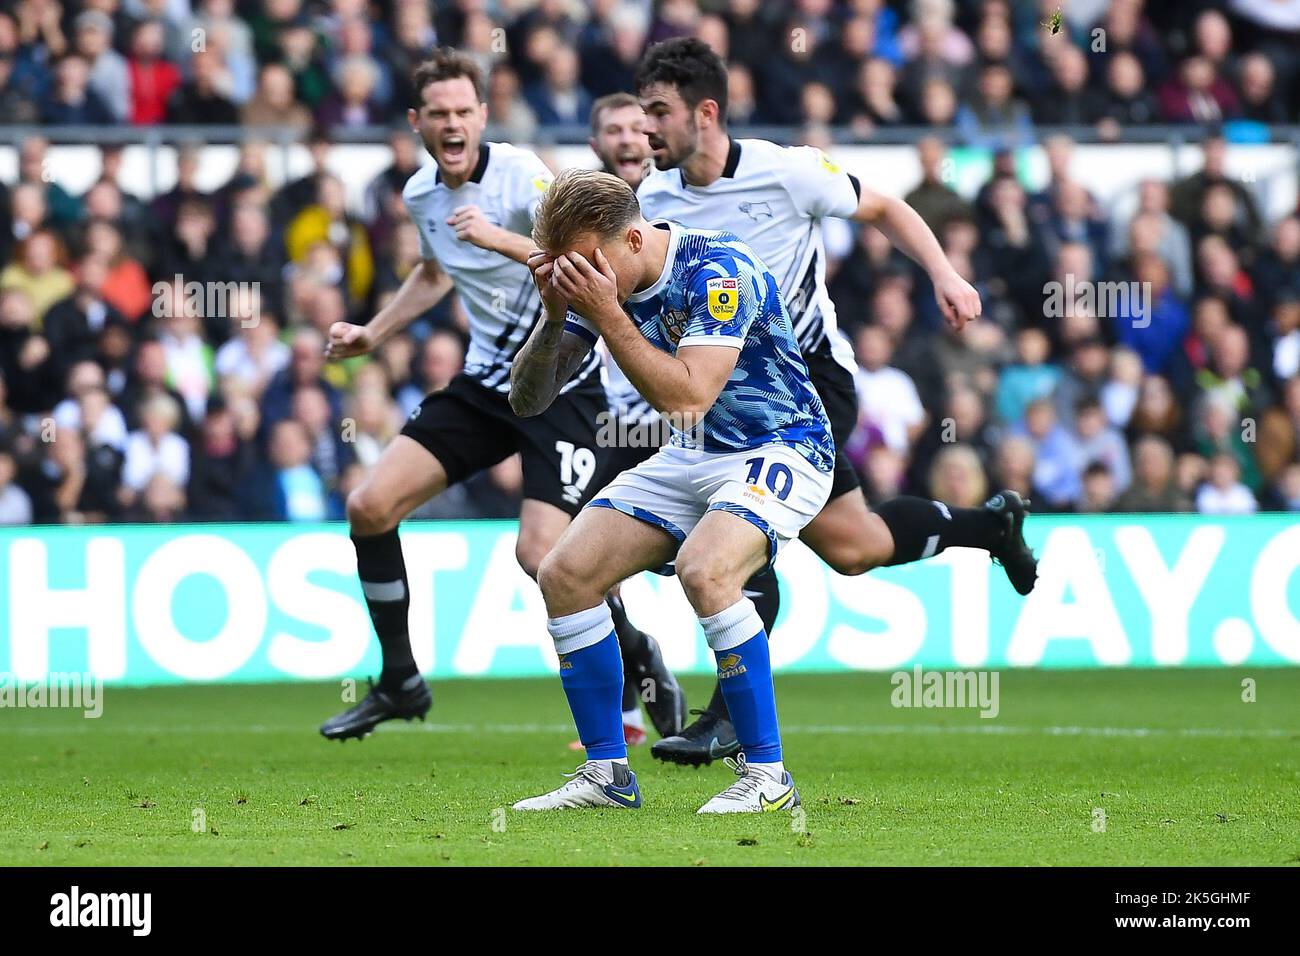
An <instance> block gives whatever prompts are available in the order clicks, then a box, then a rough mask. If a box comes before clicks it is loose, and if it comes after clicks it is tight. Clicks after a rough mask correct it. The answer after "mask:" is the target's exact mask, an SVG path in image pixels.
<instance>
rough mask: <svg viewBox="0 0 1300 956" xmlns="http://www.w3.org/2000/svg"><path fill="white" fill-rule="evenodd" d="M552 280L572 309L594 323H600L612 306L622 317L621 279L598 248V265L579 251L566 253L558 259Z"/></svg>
mask: <svg viewBox="0 0 1300 956" xmlns="http://www.w3.org/2000/svg"><path fill="white" fill-rule="evenodd" d="M553 281H554V282H555V285H556V286H557V287H558V288H559V290H560V291H561V292H563V293H564V297H565V298H566V299H568V300H569V306H570V308H572V309H573V311H575V312H577V313H578V314H579V315H581V316H584V317H585V318H588V319H590V320H591V321H593V322H597V323H599V321H600V319H601V317H602V316H603V315H608V314H609V310H610V309H611V307H612V309H613V311H614V312H617V313H618V314H620V315H621V314H622V310H621V309H620V308H619V305H618V278H617V277H616V276H615V275H614V269H613V268H612V267H611V266H610V264H609V260H608V259H606V258H605V254H604V253H602V252H601V251H600V250H599V249H597V250H596V264H595V265H592V263H590V262H588V261H587V259H586V258H585V257H584V256H583V255H582V254H581V253H577V252H566V253H565V254H564V255H562V256H560V257H559V258H557V259H556V260H555V278H554V280H553Z"/></svg>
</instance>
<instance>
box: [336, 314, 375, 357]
mask: <svg viewBox="0 0 1300 956" xmlns="http://www.w3.org/2000/svg"><path fill="white" fill-rule="evenodd" d="M374 347H375V342H374V341H373V340H372V339H371V337H370V332H369V330H367V329H366V327H365V326H364V325H353V324H352V323H351V322H335V323H334V324H333V325H331V326H330V334H329V341H327V342H326V343H325V357H326V358H327V359H331V360H338V359H345V358H352V356H354V355H365V354H366V353H367V352H369V351H370V350H371V349H373V348H374Z"/></svg>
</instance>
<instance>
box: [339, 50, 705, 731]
mask: <svg viewBox="0 0 1300 956" xmlns="http://www.w3.org/2000/svg"><path fill="white" fill-rule="evenodd" d="M413 86H414V89H415V94H416V97H417V108H414V109H410V110H408V112H407V119H408V121H409V122H410V125H411V128H412V129H413V130H414V131H415V132H416V133H418V134H419V136H420V138H421V140H422V141H423V143H424V146H425V149H426V150H428V152H429V154H430V155H431V156H432V157H433V159H434V163H433V164H431V165H426V166H424V167H423V168H421V169H420V170H419V171H417V172H416V173H414V174H413V175H412V176H411V178H410V180H409V181H408V182H407V184H406V187H405V188H404V189H403V191H402V199H403V201H404V202H405V204H406V207H407V211H408V212H409V213H410V215H411V218H412V219H413V220H414V222H415V225H416V226H417V227H418V229H419V230H420V246H421V252H422V258H423V261H422V263H421V264H420V265H418V266H417V267H416V268H414V269H413V270H412V271H411V273H410V275H408V276H407V277H406V280H405V282H403V284H402V287H401V288H400V289H399V290H398V291H397V294H396V295H395V296H394V297H393V299H392V300H391V301H390V302H389V304H388V305H386V306H385V307H384V308H383V309H382V310H380V311H379V313H378V314H376V315H375V317H374V318H373V319H371V321H370V322H369V324H367V325H353V324H351V323H347V322H336V323H335V324H334V325H333V326H331V327H330V330H329V344H328V347H327V352H328V355H329V356H330V357H331V358H335V359H339V358H347V357H349V356H353V355H362V354H365V353H367V352H370V351H372V350H373V349H375V348H377V347H378V346H380V345H381V344H382V343H383V342H384V341H385V340H386V339H388V338H389V337H390V336H392V335H393V334H395V333H396V332H398V331H400V330H401V329H403V328H405V327H406V326H407V325H408V324H409V323H410V322H411V321H412V320H414V319H415V318H417V317H418V316H420V315H422V314H424V313H425V312H427V311H428V310H429V309H431V308H433V307H434V306H435V305H436V304H437V303H438V302H440V301H441V300H442V299H443V297H444V296H446V295H447V294H448V293H449V292H451V291H452V289H453V288H454V289H455V290H456V292H457V294H458V295H459V297H460V302H461V305H462V306H463V307H464V310H465V312H466V313H467V314H468V317H469V324H470V345H469V350H468V352H467V354H466V359H465V368H464V371H463V372H462V373H461V374H460V375H458V376H456V377H455V378H454V379H453V380H452V382H451V384H450V385H448V386H447V388H445V389H442V390H441V391H438V392H434V393H433V394H431V395H429V396H428V397H426V398H425V399H424V401H423V402H421V404H420V405H419V406H418V407H417V408H416V409H415V411H414V412H412V414H411V416H410V418H409V419H408V421H407V423H406V425H405V427H403V429H402V433H401V434H400V435H398V436H397V437H396V438H395V439H393V441H392V443H390V444H389V446H388V447H387V448H386V449H385V450H384V452H383V454H382V456H381V457H380V459H379V461H378V462H377V463H376V465H375V467H374V469H373V470H372V471H371V473H370V474H369V475H368V476H367V477H366V479H365V481H364V482H363V483H362V484H361V485H360V486H359V487H358V488H357V489H356V490H354V491H353V492H352V493H351V494H350V495H349V496H348V501H347V515H348V524H349V526H350V530H351V535H352V541H353V544H354V545H355V547H356V551H357V573H358V576H359V577H360V578H361V588H362V592H363V593H364V595H365V598H366V605H367V607H368V608H369V611H370V618H371V621H372V623H373V624H374V626H375V632H376V634H377V635H378V637H379V643H380V647H381V649H382V656H383V670H382V672H381V675H380V679H379V682H378V684H376V685H375V686H374V687H373V688H372V689H371V691H370V693H369V694H368V695H367V696H366V698H365V699H364V700H362V701H361V702H360V703H358V704H357V705H356V706H354V707H352V708H349V709H348V710H346V711H344V712H343V713H341V714H339V715H337V716H335V717H333V718H331V719H330V720H327V721H326V722H325V723H324V724H323V725H322V726H321V733H322V734H323V735H324V736H325V737H327V738H330V739H335V740H345V739H347V738H349V737H364V736H365V735H366V734H368V733H370V731H372V730H373V729H374V727H375V725H377V724H379V723H380V722H382V721H385V720H390V719H393V718H406V719H411V718H413V717H423V716H424V714H425V713H427V712H428V709H429V706H430V704H431V701H432V695H431V693H430V691H429V687H428V684H427V683H425V681H424V679H423V678H422V677H421V675H420V673H419V669H418V667H417V666H416V663H415V657H414V654H413V652H412V650H411V642H410V637H409V635H408V624H407V617H408V612H409V608H410V594H409V589H408V587H407V577H406V565H405V561H404V559H403V556H402V546H401V541H400V539H399V537H398V534H397V526H398V523H399V522H400V521H401V520H402V519H403V518H404V517H406V515H407V514H409V513H410V512H411V510H412V509H414V508H415V507H417V506H418V505H420V504H422V503H423V502H425V501H427V500H428V499H429V498H432V497H433V496H434V495H437V494H439V493H441V492H442V491H443V490H444V489H446V488H447V487H449V486H451V485H453V484H456V483H457V482H460V481H463V480H464V479H466V478H468V477H469V476H470V475H473V474H475V473H476V472H479V471H482V470H484V469H486V468H490V467H491V466H493V465H495V464H497V463H499V462H501V461H503V460H504V459H505V458H507V457H509V456H510V455H513V454H515V453H519V455H520V457H521V459H522V464H523V475H524V481H523V497H524V501H523V506H522V508H521V509H520V515H519V537H518V543H517V544H516V546H515V554H516V557H517V558H518V560H519V563H520V565H521V566H522V567H523V569H524V570H525V571H527V572H528V574H530V575H532V576H534V577H535V576H536V574H537V567H538V565H539V564H540V563H541V560H542V558H543V557H544V556H545V555H546V553H547V552H548V551H550V549H551V547H552V546H553V545H554V544H555V541H556V540H557V539H558V538H559V536H560V534H561V532H563V531H564V529H565V528H566V527H568V525H569V522H570V521H571V520H572V518H573V516H574V515H576V514H577V513H578V511H579V510H580V509H581V508H582V506H583V505H584V504H586V502H587V500H588V498H590V496H591V494H592V493H593V492H594V491H595V490H596V489H597V488H598V487H600V482H599V481H596V480H595V479H597V478H598V477H599V476H600V475H601V473H602V471H603V465H604V463H603V459H604V449H603V448H601V447H600V443H599V442H598V440H597V432H598V429H599V427H600V416H601V413H603V412H605V411H606V410H607V404H606V399H605V392H604V389H603V387H602V386H601V382H600V374H599V370H600V359H599V357H598V356H595V355H590V356H588V357H587V359H586V360H585V361H584V362H583V363H582V365H581V367H580V368H579V369H578V370H577V372H576V373H575V374H574V376H573V378H572V379H571V380H570V381H569V382H568V383H567V384H566V386H565V388H564V389H563V391H562V393H561V394H560V395H559V396H558V397H557V399H556V402H555V404H554V405H552V406H551V407H550V408H549V409H548V410H547V411H546V413H545V414H543V415H539V416H537V417H535V418H528V419H522V418H519V417H518V416H516V415H515V414H514V412H513V411H512V410H511V408H510V401H509V390H510V366H511V363H512V361H513V359H514V356H515V353H517V352H518V351H519V349H520V348H521V347H522V346H523V344H524V342H525V340H526V339H527V338H528V335H529V333H530V332H531V331H532V328H533V326H534V325H535V324H536V322H537V321H538V319H539V318H540V316H541V314H542V312H541V300H540V299H539V297H538V294H537V287H536V285H535V283H534V282H533V277H532V274H531V273H530V271H529V269H528V267H527V266H526V265H525V264H524V263H525V262H526V261H527V258H528V254H529V253H530V252H531V251H532V249H533V242H532V239H531V238H530V234H531V232H532V217H533V215H534V213H535V212H536V210H537V205H538V203H539V202H540V201H541V198H542V195H543V193H544V192H545V190H546V188H547V186H548V185H549V184H550V182H551V175H550V172H549V171H548V170H547V168H546V166H545V165H544V164H543V163H542V161H541V160H540V159H538V157H537V156H536V155H534V154H533V153H531V152H528V151H527V150H523V149H518V148H516V147H514V146H511V145H509V144H507V143H485V142H482V134H483V130H484V127H485V125H486V123H487V106H486V105H485V104H484V103H483V100H482V91H483V83H482V78H481V76H480V73H479V70H478V67H477V65H476V63H475V61H474V60H473V59H472V58H471V57H469V56H467V55H464V54H458V53H456V52H454V51H449V50H440V51H438V52H437V53H435V54H434V55H433V57H432V58H431V59H430V60H428V61H426V62H425V63H422V64H421V65H420V66H419V67H417V68H416V70H415V74H414V78H413ZM624 620H625V618H624ZM629 626H630V625H629ZM661 671H662V673H656V674H655V675H654V677H655V679H656V690H657V694H656V701H655V704H656V706H657V707H658V708H662V710H663V712H664V714H663V724H664V727H665V728H666V729H669V730H672V731H676V730H679V729H680V728H681V725H682V722H683V721H684V717H685V700H684V698H682V697H681V695H680V688H679V687H678V685H677V683H676V681H675V680H674V679H673V677H672V674H671V672H668V671H667V669H666V668H663V667H661ZM651 716H652V719H654V717H655V710H654V709H652V710H651ZM657 723H658V721H657Z"/></svg>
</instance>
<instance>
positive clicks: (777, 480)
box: [745, 456, 794, 501]
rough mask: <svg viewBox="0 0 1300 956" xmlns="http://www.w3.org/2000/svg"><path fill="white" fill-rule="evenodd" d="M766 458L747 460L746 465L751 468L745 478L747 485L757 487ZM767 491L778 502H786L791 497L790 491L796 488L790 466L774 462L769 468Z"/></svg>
mask: <svg viewBox="0 0 1300 956" xmlns="http://www.w3.org/2000/svg"><path fill="white" fill-rule="evenodd" d="M766 461H767V459H766V458H763V457H762V456H759V457H757V458H747V459H745V464H747V465H748V466H749V474H747V475H746V476H745V484H747V485H757V484H758V482H759V479H760V478H762V476H763V465H764V463H765V462H766ZM765 483H766V485H767V490H768V491H770V492H772V494H774V495H776V497H777V500H778V501H785V499H786V498H789V497H790V489H791V488H793V487H794V472H792V471H791V470H790V466H789V465H787V464H785V463H784V462H780V461H774V462H772V464H771V465H768V466H767V479H766V482H765Z"/></svg>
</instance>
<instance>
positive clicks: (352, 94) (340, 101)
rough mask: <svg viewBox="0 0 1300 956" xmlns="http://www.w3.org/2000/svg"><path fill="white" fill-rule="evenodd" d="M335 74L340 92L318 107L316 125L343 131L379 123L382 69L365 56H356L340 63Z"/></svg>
mask: <svg viewBox="0 0 1300 956" xmlns="http://www.w3.org/2000/svg"><path fill="white" fill-rule="evenodd" d="M335 73H336V84H337V91H336V92H333V93H328V94H326V95H325V97H324V98H323V99H321V101H320V104H319V105H318V106H317V107H316V122H317V123H318V124H319V125H321V126H326V127H330V128H333V127H336V126H337V127H341V128H343V129H348V128H353V127H359V126H371V125H374V124H375V123H377V122H378V121H379V120H380V117H381V115H382V107H381V106H380V100H379V93H378V84H379V76H380V73H379V68H378V67H376V66H375V62H374V60H372V59H370V58H369V57H366V56H361V55H353V56H350V57H348V58H347V59H345V60H342V61H340V63H339V65H338V68H337V70H336V71H335Z"/></svg>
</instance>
